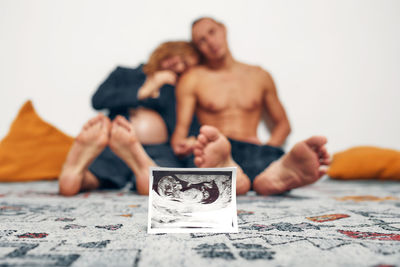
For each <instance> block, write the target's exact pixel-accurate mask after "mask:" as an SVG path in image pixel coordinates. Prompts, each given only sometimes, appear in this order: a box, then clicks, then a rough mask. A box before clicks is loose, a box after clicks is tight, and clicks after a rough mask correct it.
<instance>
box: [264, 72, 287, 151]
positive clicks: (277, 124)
mask: <svg viewBox="0 0 400 267" xmlns="http://www.w3.org/2000/svg"><path fill="white" fill-rule="evenodd" d="M263 72H264V73H263V84H264V90H265V91H264V104H265V107H266V111H267V115H268V118H269V119H270V120H271V121H272V125H271V129H270V130H271V133H270V134H271V135H270V138H269V140H268V142H267V145H271V146H282V145H283V144H284V143H285V141H286V138H287V137H288V135H289V134H290V131H291V129H290V124H289V120H288V118H287V115H286V112H285V109H284V108H283V106H282V104H281V102H280V100H279V98H278V93H277V90H276V87H275V83H274V81H273V79H272V77H271V75H270V74H269V73H268V72H266V71H263Z"/></svg>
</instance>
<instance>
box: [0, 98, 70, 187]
mask: <svg viewBox="0 0 400 267" xmlns="http://www.w3.org/2000/svg"><path fill="white" fill-rule="evenodd" d="M73 141H74V139H73V138H72V137H70V136H68V135H66V134H64V133H62V132H61V131H59V130H58V129H56V128H55V127H54V126H52V125H50V124H49V123H47V122H45V121H43V120H42V119H41V118H40V117H39V116H38V115H37V113H36V112H35V110H34V108H33V105H32V102H31V101H27V102H26V103H25V104H24V105H23V106H22V108H21V109H20V111H19V113H18V115H17V118H16V119H15V120H14V122H13V123H12V125H11V128H10V131H9V133H8V134H7V136H6V137H4V139H3V140H1V142H0V182H17V181H34V180H49V179H56V178H57V177H58V175H59V174H60V171H61V168H62V165H63V163H64V160H65V158H66V155H67V153H68V151H69V149H70V147H71V145H72V143H73Z"/></svg>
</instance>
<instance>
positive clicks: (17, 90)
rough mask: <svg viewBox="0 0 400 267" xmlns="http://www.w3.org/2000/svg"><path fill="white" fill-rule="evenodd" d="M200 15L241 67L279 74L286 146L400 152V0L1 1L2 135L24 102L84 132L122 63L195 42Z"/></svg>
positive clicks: (57, 122) (51, 119)
mask: <svg viewBox="0 0 400 267" xmlns="http://www.w3.org/2000/svg"><path fill="white" fill-rule="evenodd" d="M203 15H209V16H213V17H215V18H216V19H219V20H221V21H222V22H224V23H225V24H226V26H227V28H228V34H229V36H228V39H229V43H230V48H231V50H232V53H233V56H234V57H235V58H236V59H238V60H240V61H243V62H246V63H250V64H256V65H261V66H262V67H263V68H264V69H266V70H268V71H269V72H270V73H271V74H272V76H273V77H274V79H275V82H276V85H277V88H278V91H279V96H280V98H281V101H282V103H283V104H284V106H285V108H286V110H287V113H288V116H289V119H290V122H291V125H292V128H293V131H292V134H291V135H290V138H289V139H288V143H287V146H286V147H287V148H290V147H291V146H293V144H294V143H295V142H296V141H298V140H300V139H304V138H306V137H308V136H310V135H312V134H324V135H326V136H327V137H328V139H329V145H328V148H329V150H330V151H331V152H336V151H339V150H343V149H346V148H348V147H351V146H355V145H376V146H381V147H388V148H394V149H400V139H399V138H400V123H399V122H400V119H399V115H400V105H399V101H400V90H399V89H400V88H399V87H400V1H397V0H379V1H378V0H375V1H373V0H336V1H330V0H329V1H328V0H313V1H311V0H309V1H306V0H301V1H297V0H293V1H283V0H274V1H271V0H269V1H266V0H260V1H254V0H248V1H238V0H236V1H233V0H230V1H218V0H202V1H188V0H185V1H184V0H182V1H180V0H168V1H144V0H141V1H95V0H93V1H83V0H73V1H72V0H68V1H67V0H65V1H63V0H60V1H56V0H46V1H45V0H36V1H31V0H0V107H1V114H0V138H3V137H4V136H5V135H6V134H7V132H8V129H9V126H10V124H11V122H12V120H13V119H14V117H15V116H16V114H17V111H18V109H19V108H20V106H21V105H22V104H23V103H24V102H25V101H26V100H28V99H31V100H32V101H33V103H34V106H35V108H36V110H37V111H38V113H39V115H40V116H41V117H42V118H43V119H44V120H46V121H48V122H50V123H51V124H53V125H55V126H56V127H58V128H59V129H60V130H62V131H64V132H66V133H67V134H69V135H72V136H75V135H77V134H78V133H79V130H80V128H81V126H82V124H83V123H84V122H85V121H86V120H88V119H89V118H91V117H92V116H93V115H94V114H96V113H95V111H94V110H93V109H92V108H91V104H90V98H91V95H92V94H93V92H94V91H95V90H96V88H97V86H98V85H99V83H100V82H101V81H102V80H104V79H105V78H106V76H107V75H108V74H109V73H110V72H111V71H112V70H113V69H114V67H115V66H117V65H125V66H132V67H133V66H136V65H137V64H139V63H141V62H144V61H145V60H147V58H148V56H149V53H150V52H151V51H152V50H153V49H154V48H155V47H156V46H157V45H158V44H159V43H160V42H163V41H166V40H176V39H187V38H189V37H190V24H191V22H192V21H193V20H194V19H196V18H198V17H199V16H203ZM243 89H245V88H243ZM260 129H261V130H260V134H261V137H262V138H263V139H265V138H266V135H265V132H263V129H262V128H260Z"/></svg>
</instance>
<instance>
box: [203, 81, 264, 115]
mask: <svg viewBox="0 0 400 267" xmlns="http://www.w3.org/2000/svg"><path fill="white" fill-rule="evenodd" d="M196 92H197V98H198V103H199V105H200V107H202V108H203V109H207V110H210V111H215V112H217V111H221V110H227V109H230V108H234V109H245V110H252V109H257V108H258V107H259V106H260V105H261V103H262V95H263V88H262V85H261V84H260V83H259V82H258V81H257V79H252V77H246V75H239V76H235V75H213V76H210V77H204V79H202V80H201V82H199V84H198V86H197V90H196Z"/></svg>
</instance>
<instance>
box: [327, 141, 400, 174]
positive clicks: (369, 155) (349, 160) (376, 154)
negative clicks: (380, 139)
mask: <svg viewBox="0 0 400 267" xmlns="http://www.w3.org/2000/svg"><path fill="white" fill-rule="evenodd" d="M328 175H329V176H330V177H331V178H335V179H343V180H353V179H381V180H400V151H396V150H392V149H383V148H378V147H372V146H360V147H353V148H350V149H348V150H346V151H343V152H339V153H336V154H334V155H333V159H332V163H331V165H330V167H329V170H328Z"/></svg>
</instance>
